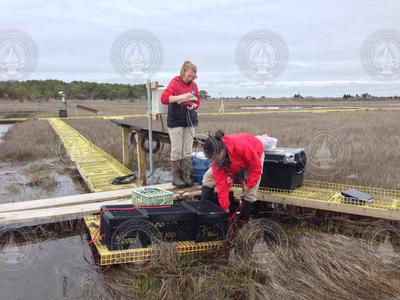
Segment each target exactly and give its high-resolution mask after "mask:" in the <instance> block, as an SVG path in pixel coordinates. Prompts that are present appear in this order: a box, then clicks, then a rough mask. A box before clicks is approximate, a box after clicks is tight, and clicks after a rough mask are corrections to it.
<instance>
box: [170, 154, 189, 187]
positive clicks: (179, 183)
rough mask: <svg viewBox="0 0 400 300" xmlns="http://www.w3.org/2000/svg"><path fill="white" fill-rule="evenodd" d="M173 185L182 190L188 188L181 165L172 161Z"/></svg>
mask: <svg viewBox="0 0 400 300" xmlns="http://www.w3.org/2000/svg"><path fill="white" fill-rule="evenodd" d="M171 169H172V184H173V185H174V186H176V187H177V188H179V189H181V188H184V187H186V183H185V182H184V181H183V180H182V178H181V164H180V163H179V161H171Z"/></svg>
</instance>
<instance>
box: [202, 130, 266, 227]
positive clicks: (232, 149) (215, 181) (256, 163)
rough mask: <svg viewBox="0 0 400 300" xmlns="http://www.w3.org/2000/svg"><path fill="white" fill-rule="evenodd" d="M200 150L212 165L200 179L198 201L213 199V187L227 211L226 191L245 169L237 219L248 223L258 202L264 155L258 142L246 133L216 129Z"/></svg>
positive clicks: (262, 148) (227, 193)
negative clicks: (227, 133)
mask: <svg viewBox="0 0 400 300" xmlns="http://www.w3.org/2000/svg"><path fill="white" fill-rule="evenodd" d="M203 149H204V154H205V156H206V157H207V158H209V159H211V160H212V165H211V168H210V169H208V171H207V172H206V173H205V174H204V177H203V187H202V195H201V199H202V200H211V199H213V198H214V187H216V188H217V191H218V202H219V205H220V207H221V208H222V209H224V210H225V211H229V204H230V203H229V189H230V187H231V185H232V183H233V179H234V176H235V175H236V174H238V173H239V172H241V171H242V170H244V173H245V180H244V182H243V192H244V193H243V196H244V197H243V201H242V208H241V211H240V217H239V218H240V219H241V220H243V221H244V222H247V221H248V219H249V217H250V215H251V212H252V209H253V203H254V202H255V201H256V200H257V191H258V187H259V185H260V181H261V174H262V170H263V163H264V156H265V155H264V147H263V146H262V144H261V142H260V141H259V140H258V139H257V138H256V137H255V136H254V135H251V134H249V133H237V134H232V135H224V133H223V132H222V131H221V130H219V131H217V132H216V133H215V135H214V136H211V137H210V138H209V139H207V140H206V141H205V142H204V145H203Z"/></svg>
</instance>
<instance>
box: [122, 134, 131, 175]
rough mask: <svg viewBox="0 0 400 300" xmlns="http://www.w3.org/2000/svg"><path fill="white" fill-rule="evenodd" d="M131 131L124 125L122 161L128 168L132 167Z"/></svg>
mask: <svg viewBox="0 0 400 300" xmlns="http://www.w3.org/2000/svg"><path fill="white" fill-rule="evenodd" d="M129 133H130V129H129V128H128V127H122V163H123V164H124V166H125V167H127V168H128V169H131V168H132V162H131V158H130V156H129V143H130V141H129Z"/></svg>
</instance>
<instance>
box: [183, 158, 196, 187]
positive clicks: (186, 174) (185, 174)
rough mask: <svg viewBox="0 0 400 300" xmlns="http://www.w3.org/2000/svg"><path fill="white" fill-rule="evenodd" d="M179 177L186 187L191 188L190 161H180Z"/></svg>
mask: <svg viewBox="0 0 400 300" xmlns="http://www.w3.org/2000/svg"><path fill="white" fill-rule="evenodd" d="M180 163H181V175H182V180H183V181H184V182H185V183H186V186H187V187H191V186H193V180H192V159H191V158H185V159H182V160H181V162H180Z"/></svg>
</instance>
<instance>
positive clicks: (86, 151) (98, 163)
mask: <svg viewBox="0 0 400 300" xmlns="http://www.w3.org/2000/svg"><path fill="white" fill-rule="evenodd" d="M48 121H49V123H50V124H51V126H52V127H53V129H54V131H55V132H56V133H57V134H58V136H59V137H60V139H61V141H62V142H63V144H64V147H65V149H66V150H67V153H68V155H69V156H70V157H71V160H72V161H73V162H75V164H76V166H77V168H78V170H79V173H80V174H81V176H82V178H83V179H84V181H85V182H86V184H87V186H88V187H89V189H90V191H91V192H102V191H109V190H119V189H121V188H131V187H137V186H139V184H137V183H132V184H124V185H113V184H112V183H111V181H112V180H113V179H114V178H116V177H119V176H124V175H129V174H131V173H132V172H131V171H130V170H129V169H128V168H126V167H125V166H124V165H123V164H122V163H120V162H119V161H118V160H117V159H115V158H114V157H112V156H111V155H109V154H108V153H107V152H105V151H103V150H102V149H100V148H99V147H97V146H96V145H94V144H93V143H91V142H90V141H89V140H88V139H86V138H85V137H84V136H83V135H81V134H80V133H79V132H78V131H77V130H75V129H74V128H72V127H71V126H69V125H68V124H67V123H65V122H64V121H62V120H60V119H56V118H54V119H49V120H48Z"/></svg>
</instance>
